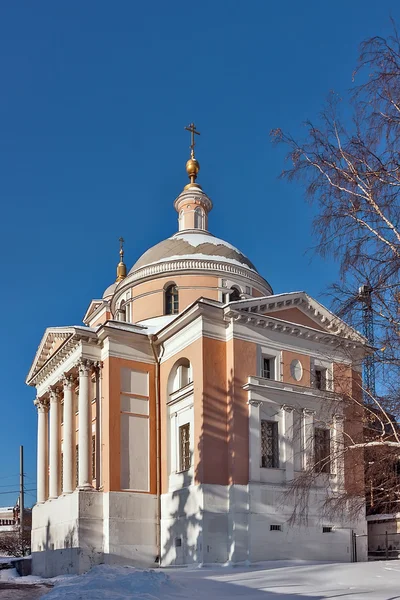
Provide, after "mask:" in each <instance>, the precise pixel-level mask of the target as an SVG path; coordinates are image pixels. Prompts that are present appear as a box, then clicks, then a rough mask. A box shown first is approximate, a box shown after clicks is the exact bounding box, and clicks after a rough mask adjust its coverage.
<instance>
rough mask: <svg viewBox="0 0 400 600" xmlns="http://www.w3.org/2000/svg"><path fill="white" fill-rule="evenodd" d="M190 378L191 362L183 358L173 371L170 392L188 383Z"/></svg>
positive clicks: (190, 380)
mask: <svg viewBox="0 0 400 600" xmlns="http://www.w3.org/2000/svg"><path fill="white" fill-rule="evenodd" d="M192 380H193V379H192V367H191V364H190V362H189V361H188V360H187V359H184V360H182V362H181V364H179V365H177V366H176V368H175V373H173V379H172V389H171V393H172V392H176V391H177V390H180V389H181V388H183V387H185V386H186V385H189V383H191V382H192Z"/></svg>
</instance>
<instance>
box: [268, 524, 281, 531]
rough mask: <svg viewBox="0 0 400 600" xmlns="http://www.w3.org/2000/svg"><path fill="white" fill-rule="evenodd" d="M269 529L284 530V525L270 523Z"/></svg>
mask: <svg viewBox="0 0 400 600" xmlns="http://www.w3.org/2000/svg"><path fill="white" fill-rule="evenodd" d="M269 530H270V531H282V525H270V526H269Z"/></svg>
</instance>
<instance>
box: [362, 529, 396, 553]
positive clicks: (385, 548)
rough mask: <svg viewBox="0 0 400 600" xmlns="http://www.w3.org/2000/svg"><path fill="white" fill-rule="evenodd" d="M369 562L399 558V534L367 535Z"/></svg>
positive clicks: (386, 532)
mask: <svg viewBox="0 0 400 600" xmlns="http://www.w3.org/2000/svg"><path fill="white" fill-rule="evenodd" d="M368 558H369V560H390V559H395V558H400V533H390V532H388V531H385V533H373V534H368Z"/></svg>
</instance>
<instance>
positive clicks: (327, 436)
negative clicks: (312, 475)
mask: <svg viewBox="0 0 400 600" xmlns="http://www.w3.org/2000/svg"><path fill="white" fill-rule="evenodd" d="M330 446H331V432H330V431H329V429H322V428H319V427H316V428H315V430H314V460H315V467H316V469H317V471H319V472H320V473H330V454H331V447H330Z"/></svg>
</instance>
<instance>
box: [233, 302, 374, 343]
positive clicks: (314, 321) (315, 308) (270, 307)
mask: <svg viewBox="0 0 400 600" xmlns="http://www.w3.org/2000/svg"><path fill="white" fill-rule="evenodd" d="M229 306H230V307H231V308H233V309H234V310H238V311H240V312H242V311H243V312H247V313H256V314H258V315H266V316H270V317H273V318H275V319H280V320H282V321H286V322H287V323H290V324H295V325H301V326H303V327H309V328H311V329H316V330H319V331H324V332H326V333H330V334H334V335H340V336H343V337H351V338H353V339H355V338H356V339H357V341H359V342H361V343H363V344H365V343H367V340H366V339H365V338H364V336H362V335H361V334H360V333H359V332H358V331H356V330H355V329H353V328H352V327H350V326H349V325H347V323H345V322H344V321H342V319H340V318H339V317H337V316H336V315H335V314H333V313H332V312H331V311H330V310H328V309H327V308H326V307H325V306H323V305H322V304H320V302H318V301H317V300H314V298H311V296H309V295H308V294H306V293H305V292H291V293H288V294H275V295H272V296H263V297H260V298H249V299H248V300H238V301H236V302H230V303H229Z"/></svg>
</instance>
